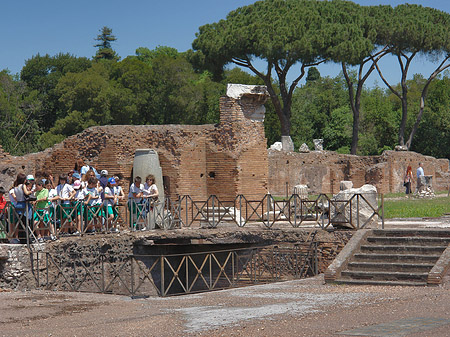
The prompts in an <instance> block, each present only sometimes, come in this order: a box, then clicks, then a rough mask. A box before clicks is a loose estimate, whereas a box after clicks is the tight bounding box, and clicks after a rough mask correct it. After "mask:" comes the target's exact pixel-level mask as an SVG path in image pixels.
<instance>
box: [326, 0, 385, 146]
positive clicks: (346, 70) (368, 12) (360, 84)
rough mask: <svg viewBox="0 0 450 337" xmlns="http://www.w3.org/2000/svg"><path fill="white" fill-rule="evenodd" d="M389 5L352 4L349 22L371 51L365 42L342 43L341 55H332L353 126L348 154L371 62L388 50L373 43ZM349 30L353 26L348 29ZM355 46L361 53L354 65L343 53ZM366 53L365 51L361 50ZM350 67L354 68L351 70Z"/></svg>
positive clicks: (355, 143) (355, 138) (355, 137)
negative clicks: (339, 68) (343, 84)
mask: <svg viewBox="0 0 450 337" xmlns="http://www.w3.org/2000/svg"><path fill="white" fill-rule="evenodd" d="M391 9H392V7H391V6H376V7H375V6H371V7H359V6H358V7H357V6H352V7H351V8H349V9H348V10H349V11H352V13H353V15H354V16H353V20H352V22H351V23H349V24H352V25H357V26H358V29H359V30H360V31H361V32H362V37H363V38H365V39H366V40H367V41H370V43H371V44H372V45H373V50H368V49H367V47H366V46H365V45H360V44H347V45H345V44H343V45H342V47H343V48H342V49H341V50H340V51H339V52H341V53H343V54H342V57H339V56H338V55H336V57H335V60H336V61H338V60H339V59H340V60H341V66H342V73H343V75H344V78H345V81H346V84H347V88H348V96H349V102H350V107H351V109H352V113H353V122H352V124H353V127H352V142H351V146H350V153H351V154H357V151H358V140H359V125H360V110H361V95H362V93H363V89H364V84H365V82H366V80H367V79H368V78H369V76H370V75H371V74H372V72H373V71H374V70H375V64H376V63H377V62H378V61H379V60H380V59H381V58H382V57H384V56H385V55H387V54H388V53H389V48H388V47H387V46H384V47H380V46H378V45H376V42H377V23H378V22H380V21H381V22H384V18H385V17H386V15H389V14H390V10H391ZM350 29H353V28H350ZM349 49H350V50H352V49H356V50H360V51H361V52H360V53H358V54H359V55H360V57H361V58H360V59H359V60H358V61H357V62H356V64H352V62H349V61H351V59H349V58H348V57H347V55H346V53H347V52H348V50H349ZM365 52H366V53H365ZM352 66H355V68H356V69H357V70H356V71H355V72H353V71H352Z"/></svg>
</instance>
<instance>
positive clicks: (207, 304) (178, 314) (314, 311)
mask: <svg viewBox="0 0 450 337" xmlns="http://www.w3.org/2000/svg"><path fill="white" fill-rule="evenodd" d="M449 290H450V287H449V282H448V281H446V282H445V283H444V285H443V286H440V287H378V286H343V285H326V284H324V281H323V276H322V275H320V276H318V277H314V278H311V279H305V280H297V281H289V282H282V283H273V284H268V285H258V286H251V287H246V288H239V289H230V290H224V291H216V292H210V293H202V294H195V295H185V296H178V297H169V298H159V297H152V298H146V299H131V298H129V297H124V296H115V295H103V294H88V293H68V292H64V293H63V292H45V291H31V292H0V335H2V336H356V335H357V336H449V335H450V332H449V328H450V291H449ZM407 319H408V321H405V320H407ZM418 319H421V321H420V322H419V323H418V324H416V325H414V324H415V323H417V320H418ZM432 319H434V321H433V322H432V323H433V324H431V323H429V321H430V320H432ZM427 322H428V323H427ZM379 324H390V325H389V326H384V327H383V329H381V327H379V326H378V325H379ZM364 328H366V329H367V328H370V329H371V330H370V329H369V330H370V331H369V332H368V331H364V330H362V329H364ZM355 329H359V330H355Z"/></svg>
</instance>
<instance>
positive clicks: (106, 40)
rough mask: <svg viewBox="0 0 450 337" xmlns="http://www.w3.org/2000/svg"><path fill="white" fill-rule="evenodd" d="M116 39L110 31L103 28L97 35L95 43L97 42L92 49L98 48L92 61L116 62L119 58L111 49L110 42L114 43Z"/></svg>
mask: <svg viewBox="0 0 450 337" xmlns="http://www.w3.org/2000/svg"><path fill="white" fill-rule="evenodd" d="M116 40H117V38H116V37H115V36H114V35H113V34H112V29H111V28H109V27H106V26H104V27H103V28H102V29H100V34H99V35H97V37H96V38H95V41H98V43H97V44H95V45H94V47H96V48H98V50H97V52H96V54H95V56H94V59H95V60H114V61H118V60H119V59H120V57H119V56H118V55H117V53H116V52H115V51H114V50H113V49H112V46H111V42H114V41H116Z"/></svg>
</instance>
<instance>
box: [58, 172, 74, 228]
mask: <svg viewBox="0 0 450 337" xmlns="http://www.w3.org/2000/svg"><path fill="white" fill-rule="evenodd" d="M56 194H57V195H58V197H59V202H60V207H59V210H58V215H59V219H60V220H61V233H68V232H69V227H72V210H73V208H72V205H71V203H70V201H71V200H72V199H73V197H74V196H75V190H74V189H73V187H72V186H71V185H69V184H68V183H67V175H65V174H61V175H60V176H59V182H58V186H56Z"/></svg>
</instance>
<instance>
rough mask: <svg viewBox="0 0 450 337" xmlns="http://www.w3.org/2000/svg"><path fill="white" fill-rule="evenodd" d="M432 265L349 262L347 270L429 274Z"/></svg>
mask: <svg viewBox="0 0 450 337" xmlns="http://www.w3.org/2000/svg"><path fill="white" fill-rule="evenodd" d="M433 266H434V264H433V263H408V262H389V263H386V262H350V263H349V264H348V270H351V271H369V270H372V271H379V270H383V271H395V272H429V271H430V270H431V268H433Z"/></svg>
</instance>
